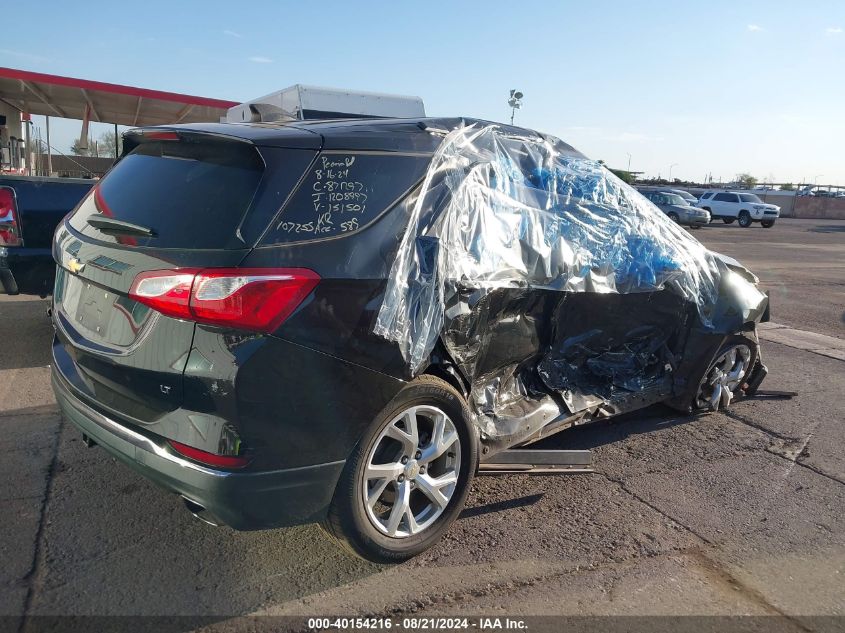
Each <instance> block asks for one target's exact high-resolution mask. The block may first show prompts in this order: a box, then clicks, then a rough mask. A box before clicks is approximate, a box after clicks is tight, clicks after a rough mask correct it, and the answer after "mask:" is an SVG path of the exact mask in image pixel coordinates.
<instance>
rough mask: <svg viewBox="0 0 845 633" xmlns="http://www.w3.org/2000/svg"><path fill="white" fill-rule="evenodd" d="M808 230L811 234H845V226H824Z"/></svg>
mask: <svg viewBox="0 0 845 633" xmlns="http://www.w3.org/2000/svg"><path fill="white" fill-rule="evenodd" d="M807 230H808V231H810V232H811V233H845V224H822V225H819V226H813V227H810V228H809V229H807Z"/></svg>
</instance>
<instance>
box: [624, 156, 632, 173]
mask: <svg viewBox="0 0 845 633" xmlns="http://www.w3.org/2000/svg"><path fill="white" fill-rule="evenodd" d="M625 153H626V154H628V173H629V174H630V173H631V152H625Z"/></svg>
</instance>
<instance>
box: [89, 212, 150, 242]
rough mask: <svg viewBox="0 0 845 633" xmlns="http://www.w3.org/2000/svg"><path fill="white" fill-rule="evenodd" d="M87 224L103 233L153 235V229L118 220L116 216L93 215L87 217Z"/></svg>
mask: <svg viewBox="0 0 845 633" xmlns="http://www.w3.org/2000/svg"><path fill="white" fill-rule="evenodd" d="M88 224H89V225H91V226H93V227H94V228H95V229H99V230H100V231H102V232H103V233H118V234H120V235H143V236H145V237H155V236H156V234H155V231H153V230H152V229H150V228H147V227H146V226H141V225H140V224H132V222H126V221H125V220H118V219H117V218H108V217H103V216H93V217H90V218H88Z"/></svg>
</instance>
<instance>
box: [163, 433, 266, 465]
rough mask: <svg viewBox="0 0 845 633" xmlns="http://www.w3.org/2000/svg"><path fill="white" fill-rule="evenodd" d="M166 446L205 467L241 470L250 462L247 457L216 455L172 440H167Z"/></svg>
mask: <svg viewBox="0 0 845 633" xmlns="http://www.w3.org/2000/svg"><path fill="white" fill-rule="evenodd" d="M168 444H170V446H171V448H173V450H174V451H176V452H177V453H179V454H180V455H182V456H183V457H187V458H188V459H192V460H194V461H195V462H199V463H201V464H205V465H206V466H217V467H220V468H243V467H244V466H246V465H247V464H248V463H249V461H250V458H249V456H245V455H218V454H217V453H209V452H207V451H201V450H200V449H198V448H194V447H193V446H188V445H187V444H182V443H181V442H174V441H173V440H168Z"/></svg>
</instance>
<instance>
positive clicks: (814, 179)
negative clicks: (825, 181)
mask: <svg viewBox="0 0 845 633" xmlns="http://www.w3.org/2000/svg"><path fill="white" fill-rule="evenodd" d="M822 176H824V174H819V175H818V176H813V184H814V185H817V184H818V181H819V178H821V177H822Z"/></svg>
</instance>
